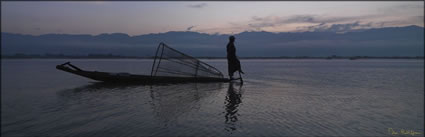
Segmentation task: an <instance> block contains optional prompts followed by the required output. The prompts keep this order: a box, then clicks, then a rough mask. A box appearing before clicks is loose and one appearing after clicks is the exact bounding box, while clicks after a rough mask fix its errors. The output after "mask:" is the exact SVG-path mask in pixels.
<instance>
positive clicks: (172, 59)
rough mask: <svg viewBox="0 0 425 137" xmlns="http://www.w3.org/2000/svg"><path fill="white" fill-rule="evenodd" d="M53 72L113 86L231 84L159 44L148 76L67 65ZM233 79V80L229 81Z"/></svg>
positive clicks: (206, 66) (212, 70)
mask: <svg viewBox="0 0 425 137" xmlns="http://www.w3.org/2000/svg"><path fill="white" fill-rule="evenodd" d="M56 69H59V70H62V71H65V72H69V73H72V74H75V75H79V76H82V77H86V78H89V79H93V80H96V81H102V82H113V83H146V84H148V83H182V82H230V81H231V79H228V78H224V77H223V74H222V73H221V72H220V71H219V70H218V69H216V68H214V67H212V66H210V65H208V64H206V63H204V62H202V61H200V60H198V59H195V58H193V57H191V56H188V55H186V54H184V53H181V52H179V51H177V50H175V49H173V48H171V47H168V46H167V45H166V44H164V43H162V42H161V43H160V44H159V46H158V48H157V51H156V55H155V59H154V62H153V65H152V71H151V75H137V74H130V73H111V72H98V71H87V70H83V69H80V68H78V67H77V66H74V65H72V64H71V63H70V62H66V63H63V64H60V65H57V66H56ZM232 80H234V79H232Z"/></svg>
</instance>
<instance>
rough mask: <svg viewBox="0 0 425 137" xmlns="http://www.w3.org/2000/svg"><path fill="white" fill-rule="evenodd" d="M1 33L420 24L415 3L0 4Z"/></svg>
mask: <svg viewBox="0 0 425 137" xmlns="http://www.w3.org/2000/svg"><path fill="white" fill-rule="evenodd" d="M1 6H2V7H1V29H2V32H10V33H21V34H32V35H40V34H48V33H61V34H62V33H64V34H92V35H98V34H101V33H127V34H129V35H140V34H149V33H161V32H168V31H196V32H202V33H209V34H213V33H220V34H236V33H240V32H243V31H268V32H297V31H312V30H318V29H329V28H330V27H331V26H332V25H334V24H341V25H344V26H346V27H347V28H349V29H362V28H380V27H389V26H407V25H418V26H422V27H423V26H424V25H423V24H424V3H423V1H416V2H365V1H358V2H324V1H323V2H322V1H319V2H307V1H305V2H292V1H282V2H242V1H241V2H209V1H204V2H165V1H164V2H65V1H64V2H1Z"/></svg>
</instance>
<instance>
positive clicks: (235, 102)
mask: <svg viewBox="0 0 425 137" xmlns="http://www.w3.org/2000/svg"><path fill="white" fill-rule="evenodd" d="M234 85H236V83H234V82H230V83H229V88H228V90H227V95H226V101H225V113H226V115H225V116H224V117H225V130H226V131H229V132H232V131H234V130H236V122H237V121H238V116H239V114H238V107H239V104H241V103H242V99H241V98H242V90H241V89H242V84H240V85H239V89H235V88H234Z"/></svg>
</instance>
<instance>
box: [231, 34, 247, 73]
mask: <svg viewBox="0 0 425 137" xmlns="http://www.w3.org/2000/svg"><path fill="white" fill-rule="evenodd" d="M234 42H235V37H234V36H230V37H229V43H228V44H227V66H228V73H229V77H230V79H233V73H235V72H236V71H239V72H240V73H242V74H244V72H243V71H242V69H241V63H240V61H239V59H238V57H236V48H235V44H234Z"/></svg>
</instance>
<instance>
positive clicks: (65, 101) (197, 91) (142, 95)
mask: <svg viewBox="0 0 425 137" xmlns="http://www.w3.org/2000/svg"><path fill="white" fill-rule="evenodd" d="M222 85H223V83H185V84H162V85H128V84H107V83H94V84H90V85H86V86H82V87H78V88H73V89H68V90H63V91H60V92H58V96H59V100H58V101H57V102H55V103H52V104H51V105H50V106H54V107H55V108H54V109H55V110H54V111H64V109H65V110H66V109H68V110H67V111H74V112H77V111H82V110H84V111H86V110H90V114H91V115H96V116H102V115H103V114H102V113H105V112H108V113H117V115H116V117H115V118H117V117H126V119H127V120H131V121H129V122H135V123H144V124H147V123H149V124H154V125H156V126H159V127H169V126H170V125H176V123H177V122H176V120H177V119H179V118H180V117H181V116H187V115H186V114H189V113H190V114H189V115H192V114H194V115H198V114H199V113H205V112H200V111H199V110H200V108H201V104H203V103H201V102H202V101H203V100H206V99H208V98H209V97H213V98H214V97H216V96H217V95H218V94H219V93H220V91H222V90H223V86H222ZM204 104H205V103H204ZM70 108H78V109H72V110H70ZM46 109H49V110H52V108H51V107H49V108H46ZM96 110H97V111H96ZM139 116H142V117H146V118H148V117H150V118H151V119H149V120H146V119H145V118H141V117H139ZM100 119H101V118H100ZM142 119H144V120H142ZM138 120H140V122H137V121H138Z"/></svg>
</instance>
